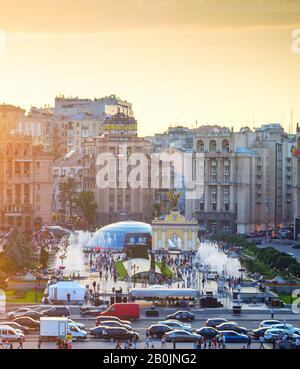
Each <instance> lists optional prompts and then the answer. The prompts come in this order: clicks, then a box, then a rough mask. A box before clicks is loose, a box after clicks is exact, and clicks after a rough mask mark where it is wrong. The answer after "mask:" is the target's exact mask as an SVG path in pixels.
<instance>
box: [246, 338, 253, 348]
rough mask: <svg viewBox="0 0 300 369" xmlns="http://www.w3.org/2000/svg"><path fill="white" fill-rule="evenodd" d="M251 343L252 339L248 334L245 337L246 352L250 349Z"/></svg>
mask: <svg viewBox="0 0 300 369" xmlns="http://www.w3.org/2000/svg"><path fill="white" fill-rule="evenodd" d="M251 343H252V339H251V336H250V334H248V336H247V349H248V350H250V348H251Z"/></svg>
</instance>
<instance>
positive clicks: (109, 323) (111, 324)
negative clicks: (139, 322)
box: [99, 320, 132, 331]
mask: <svg viewBox="0 0 300 369" xmlns="http://www.w3.org/2000/svg"><path fill="white" fill-rule="evenodd" d="M101 325H102V326H105V327H116V328H126V329H127V330H128V331H132V326H131V325H128V324H123V323H120V322H117V321H116V320H107V321H106V322H103V323H102V324H101ZM101 325H99V327H100V326H101Z"/></svg>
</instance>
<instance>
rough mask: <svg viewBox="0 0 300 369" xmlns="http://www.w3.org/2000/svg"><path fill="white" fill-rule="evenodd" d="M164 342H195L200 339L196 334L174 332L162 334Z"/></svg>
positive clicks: (180, 331)
mask: <svg viewBox="0 0 300 369" xmlns="http://www.w3.org/2000/svg"><path fill="white" fill-rule="evenodd" d="M164 337H165V339H166V342H195V341H197V340H200V339H201V336H200V335H199V334H197V333H191V332H187V331H183V330H175V331H171V332H168V333H165V334H164Z"/></svg>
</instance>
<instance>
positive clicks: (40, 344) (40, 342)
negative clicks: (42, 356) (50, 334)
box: [38, 337, 42, 350]
mask: <svg viewBox="0 0 300 369" xmlns="http://www.w3.org/2000/svg"><path fill="white" fill-rule="evenodd" d="M41 348H42V337H39V340H38V349H39V350H40V349H41Z"/></svg>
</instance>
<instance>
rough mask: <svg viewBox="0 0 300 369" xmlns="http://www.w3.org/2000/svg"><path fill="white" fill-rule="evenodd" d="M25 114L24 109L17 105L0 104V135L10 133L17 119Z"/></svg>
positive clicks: (14, 127) (15, 125)
mask: <svg viewBox="0 0 300 369" xmlns="http://www.w3.org/2000/svg"><path fill="white" fill-rule="evenodd" d="M24 115H25V110H24V109H21V108H19V107H17V106H13V105H7V104H2V105H0V135H1V136H3V135H6V134H11V133H12V132H14V131H15V130H16V129H17V126H18V121H19V120H20V119H22V118H23V117H24Z"/></svg>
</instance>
